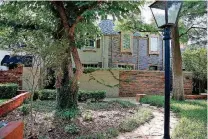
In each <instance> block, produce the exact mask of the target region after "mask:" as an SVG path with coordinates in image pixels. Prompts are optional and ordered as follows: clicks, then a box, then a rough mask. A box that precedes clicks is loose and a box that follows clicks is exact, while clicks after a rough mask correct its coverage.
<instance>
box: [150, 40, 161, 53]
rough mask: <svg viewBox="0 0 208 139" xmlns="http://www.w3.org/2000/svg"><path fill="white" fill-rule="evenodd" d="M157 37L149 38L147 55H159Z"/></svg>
mask: <svg viewBox="0 0 208 139" xmlns="http://www.w3.org/2000/svg"><path fill="white" fill-rule="evenodd" d="M158 40H159V39H158V37H156V36H155V37H150V38H149V54H159V51H158Z"/></svg>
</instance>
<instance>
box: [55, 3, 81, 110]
mask: <svg viewBox="0 0 208 139" xmlns="http://www.w3.org/2000/svg"><path fill="white" fill-rule="evenodd" d="M52 3H53V5H54V6H55V7H56V10H57V11H58V12H59V14H60V18H61V21H62V24H63V27H64V29H65V32H66V34H67V37H68V39H69V42H70V43H69V49H68V51H67V52H66V53H67V55H68V56H67V57H66V58H65V59H64V61H63V63H62V74H63V75H62V77H60V75H59V77H58V78H57V82H59V83H57V84H58V85H57V87H58V89H57V90H58V91H57V102H58V103H57V107H58V108H61V109H66V108H77V106H78V104H77V101H78V98H77V93H78V90H79V86H78V80H79V78H80V76H81V74H82V71H83V68H82V64H81V61H80V58H79V54H78V51H77V48H76V47H75V46H74V44H75V43H74V42H75V35H74V31H75V27H76V24H77V23H78V22H79V20H80V19H81V16H78V17H77V18H76V21H75V22H74V23H73V24H72V25H71V26H70V25H69V23H68V21H69V20H68V18H67V14H66V12H65V8H64V5H63V2H55V1H52ZM71 56H73V60H74V63H75V67H76V72H75V74H74V73H73V67H72V57H71Z"/></svg>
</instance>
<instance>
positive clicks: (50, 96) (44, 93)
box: [33, 89, 106, 102]
mask: <svg viewBox="0 0 208 139" xmlns="http://www.w3.org/2000/svg"><path fill="white" fill-rule="evenodd" d="M105 97H106V91H104V90H97V91H84V90H79V92H78V101H81V102H83V101H87V100H91V101H101V100H103V99H104V98H105ZM38 98H39V99H40V100H55V99H56V90H54V89H43V90H40V91H36V92H35V94H34V96H33V99H34V100H36V99H38Z"/></svg>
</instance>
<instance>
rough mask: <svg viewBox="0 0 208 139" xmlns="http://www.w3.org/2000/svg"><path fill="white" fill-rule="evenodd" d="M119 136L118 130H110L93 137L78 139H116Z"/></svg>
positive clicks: (92, 135) (78, 138)
mask: <svg viewBox="0 0 208 139" xmlns="http://www.w3.org/2000/svg"><path fill="white" fill-rule="evenodd" d="M118 135H119V131H118V129H116V128H108V129H107V130H106V131H103V132H97V133H94V134H91V135H86V136H79V137H77V138H76V139H115V138H116V137H117V136H118Z"/></svg>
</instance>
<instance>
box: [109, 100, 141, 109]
mask: <svg viewBox="0 0 208 139" xmlns="http://www.w3.org/2000/svg"><path fill="white" fill-rule="evenodd" d="M108 103H109V104H119V105H120V106H121V107H122V108H134V107H136V106H137V105H136V104H134V103H132V102H130V101H125V100H119V99H116V100H112V101H109V102H108Z"/></svg>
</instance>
